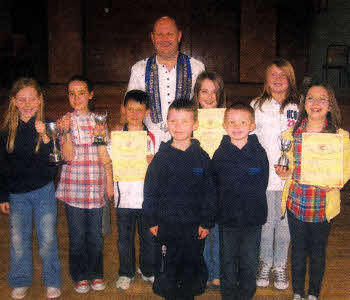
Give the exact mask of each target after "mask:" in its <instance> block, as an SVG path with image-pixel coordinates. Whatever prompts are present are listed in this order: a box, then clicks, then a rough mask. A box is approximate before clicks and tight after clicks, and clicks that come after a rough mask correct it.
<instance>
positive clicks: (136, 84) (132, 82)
mask: <svg viewBox="0 0 350 300" xmlns="http://www.w3.org/2000/svg"><path fill="white" fill-rule="evenodd" d="M146 64H147V60H142V61H139V62H137V63H136V64H134V65H133V66H132V68H131V75H130V79H129V84H128V88H127V92H128V91H130V90H141V91H145V90H146V84H145V72H146Z"/></svg>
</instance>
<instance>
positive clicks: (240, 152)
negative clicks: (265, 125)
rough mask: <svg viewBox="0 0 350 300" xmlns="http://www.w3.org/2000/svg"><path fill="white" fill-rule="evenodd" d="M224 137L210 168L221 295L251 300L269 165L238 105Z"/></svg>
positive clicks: (249, 116) (250, 118)
mask: <svg viewBox="0 0 350 300" xmlns="http://www.w3.org/2000/svg"><path fill="white" fill-rule="evenodd" d="M223 127H224V129H225V130H226V132H227V135H225V136H223V138H222V141H221V144H220V146H219V148H218V149H217V150H216V151H215V153H214V156H213V160H212V166H213V173H214V178H215V180H216V184H217V189H218V197H219V200H218V202H219V205H218V206H219V210H218V218H217V222H218V224H219V239H220V271H221V275H220V277H221V278H220V282H221V288H220V289H221V296H222V299H223V300H226V299H230V300H232V299H240V300H243V299H244V300H245V299H252V298H253V296H254V294H255V290H256V282H255V280H256V272H257V268H258V254H259V247H260V235H261V225H263V224H264V223H265V222H266V216H267V204H266V188H267V183H268V177H269V164H268V159H267V156H266V153H265V150H264V149H263V147H262V146H261V145H260V143H259V141H258V139H257V137H256V135H255V134H252V135H249V133H250V132H251V131H253V130H254V129H255V121H254V110H253V109H252V108H251V107H250V106H249V105H247V104H244V103H235V104H233V105H231V106H230V107H229V108H227V109H226V111H225V116H224V123H223Z"/></svg>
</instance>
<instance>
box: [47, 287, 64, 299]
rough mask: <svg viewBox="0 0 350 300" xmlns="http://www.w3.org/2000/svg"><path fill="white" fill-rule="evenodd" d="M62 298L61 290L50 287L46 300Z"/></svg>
mask: <svg viewBox="0 0 350 300" xmlns="http://www.w3.org/2000/svg"><path fill="white" fill-rule="evenodd" d="M59 296H61V290H60V289H59V288H55V287H48V288H47V289H46V298H48V299H55V298H58V297H59Z"/></svg>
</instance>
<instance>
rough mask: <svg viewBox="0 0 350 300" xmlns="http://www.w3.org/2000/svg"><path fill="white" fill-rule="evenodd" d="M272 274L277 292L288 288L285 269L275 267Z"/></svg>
mask: <svg viewBox="0 0 350 300" xmlns="http://www.w3.org/2000/svg"><path fill="white" fill-rule="evenodd" d="M273 273H274V277H275V280H274V286H275V288H276V289H278V290H285V289H286V288H288V286H289V282H288V279H287V274H286V268H285V267H284V266H283V267H276V268H273Z"/></svg>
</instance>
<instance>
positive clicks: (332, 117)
mask: <svg viewBox="0 0 350 300" xmlns="http://www.w3.org/2000/svg"><path fill="white" fill-rule="evenodd" d="M314 86H320V87H323V88H324V89H325V90H326V91H327V93H328V101H329V112H328V113H327V116H326V119H327V127H326V128H325V131H326V132H329V133H336V132H337V130H338V129H339V128H340V126H341V112H340V109H339V106H338V103H337V99H336V97H335V92H334V89H333V88H332V87H331V86H330V85H329V84H327V83H318V82H317V83H316V82H315V83H311V84H310V85H309V86H308V87H307V88H306V89H305V97H302V98H301V101H300V105H299V114H298V119H297V121H296V123H295V125H294V128H293V135H294V134H295V132H296V131H297V129H298V128H299V127H300V125H301V123H302V122H303V121H304V120H305V119H307V112H306V110H305V100H306V95H307V93H308V92H309V90H310V89H311V88H312V87H314Z"/></svg>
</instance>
